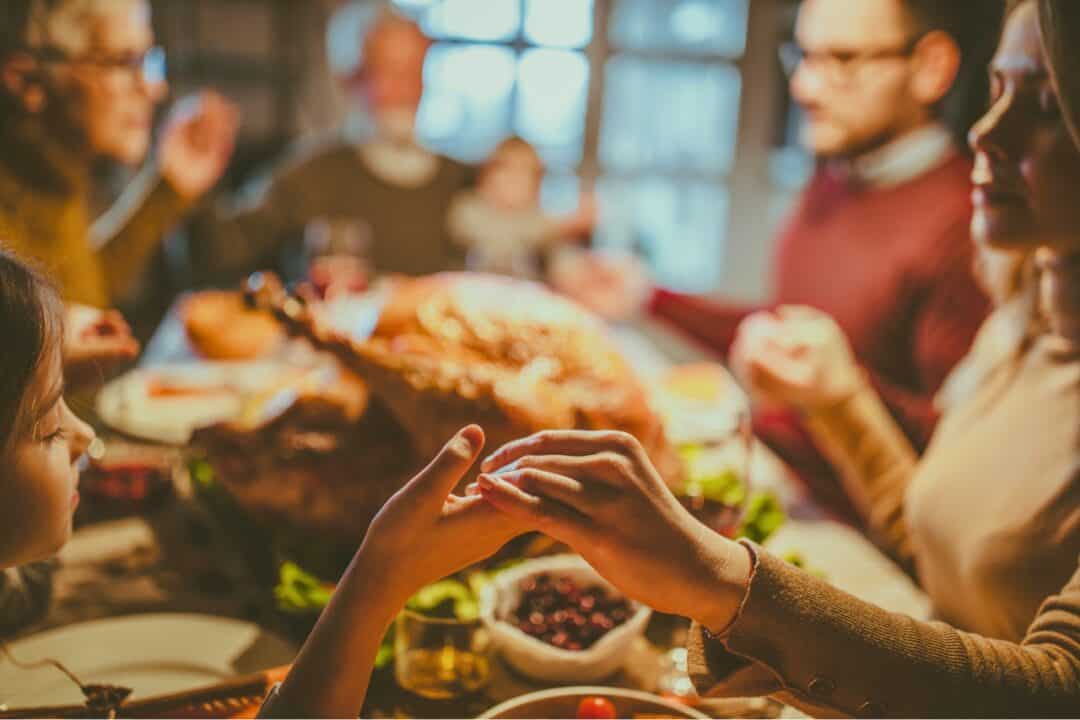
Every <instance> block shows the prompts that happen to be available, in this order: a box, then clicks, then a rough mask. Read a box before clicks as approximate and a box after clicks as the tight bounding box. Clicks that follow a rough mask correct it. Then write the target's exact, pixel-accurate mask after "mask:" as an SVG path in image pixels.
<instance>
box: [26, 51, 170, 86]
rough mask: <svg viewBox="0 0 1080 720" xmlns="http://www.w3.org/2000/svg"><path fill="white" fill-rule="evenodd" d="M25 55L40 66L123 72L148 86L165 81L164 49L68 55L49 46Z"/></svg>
mask: <svg viewBox="0 0 1080 720" xmlns="http://www.w3.org/2000/svg"><path fill="white" fill-rule="evenodd" d="M26 52H27V53H28V54H30V55H31V56H32V57H34V58H36V59H37V60H38V61H39V62H43V63H60V64H67V65H75V64H84V65H95V66H97V67H101V68H105V69H116V70H126V71H127V72H129V73H131V76H132V77H133V78H136V79H142V80H143V82H145V83H147V84H148V85H155V84H158V83H163V82H165V79H166V69H167V67H166V61H165V49H164V48H161V47H158V46H156V45H155V46H154V47H151V48H148V49H147V50H145V51H143V52H141V53H118V54H114V55H108V54H104V53H102V54H89V55H71V54H69V53H67V52H66V51H64V50H62V49H60V48H57V47H52V46H42V47H35V48H27V50H26Z"/></svg>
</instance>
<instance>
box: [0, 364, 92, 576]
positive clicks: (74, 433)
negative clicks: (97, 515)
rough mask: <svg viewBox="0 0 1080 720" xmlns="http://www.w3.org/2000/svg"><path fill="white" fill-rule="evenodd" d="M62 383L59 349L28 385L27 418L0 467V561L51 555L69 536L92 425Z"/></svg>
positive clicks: (15, 562) (16, 561)
mask: <svg viewBox="0 0 1080 720" xmlns="http://www.w3.org/2000/svg"><path fill="white" fill-rule="evenodd" d="M63 389H64V385H63V378H62V374H61V360H60V357H59V352H57V353H54V357H51V358H49V359H48V361H47V362H44V363H43V364H42V366H41V367H40V368H39V369H38V372H37V373H36V377H35V378H34V382H33V384H32V386H31V387H30V388H28V390H27V392H28V393H29V395H28V398H27V399H28V400H29V403H28V407H29V411H28V412H29V413H30V414H29V416H28V418H27V420H28V422H26V423H25V425H24V427H23V428H22V429H21V430H20V431H19V435H18V437H16V438H15V439H14V440H13V442H12V444H11V446H10V448H9V450H8V453H9V454H8V456H7V457H6V458H4V460H5V462H4V468H5V470H3V471H0V494H2V496H3V499H2V501H0V567H5V566H11V565H22V564H25V563H28V562H33V561H36V560H43V559H45V558H48V557H51V556H52V555H54V554H55V553H56V552H57V551H58V550H59V549H60V548H61V547H63V545H64V544H65V543H66V542H67V540H68V538H69V537H70V536H71V520H72V516H73V514H74V512H75V507H76V505H77V504H78V502H79V493H78V489H77V488H78V485H79V470H78V461H79V458H81V457H82V455H83V453H84V452H86V449H87V447H88V446H89V445H90V441H91V440H93V438H94V431H93V430H92V429H91V428H90V427H89V426H88V425H87V424H86V423H84V422H83V421H82V420H80V419H79V418H78V417H76V416H75V414H74V413H72V412H71V410H70V409H69V408H68V406H67V404H66V403H65V402H64V398H63Z"/></svg>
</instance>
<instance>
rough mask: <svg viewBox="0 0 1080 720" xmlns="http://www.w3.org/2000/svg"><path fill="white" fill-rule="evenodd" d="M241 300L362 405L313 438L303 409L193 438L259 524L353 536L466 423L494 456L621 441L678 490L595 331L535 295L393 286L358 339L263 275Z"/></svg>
mask: <svg viewBox="0 0 1080 720" xmlns="http://www.w3.org/2000/svg"><path fill="white" fill-rule="evenodd" d="M252 290H253V292H252V294H251V298H252V300H253V301H254V302H255V303H256V304H258V305H261V306H263V307H267V308H269V309H272V310H273V311H274V312H275V314H276V315H277V316H278V317H279V318H280V319H282V321H283V322H284V324H285V325H286V326H287V327H288V329H289V330H290V332H292V333H294V334H299V335H302V336H304V337H307V338H308V339H309V340H310V341H311V342H313V343H314V344H315V345H316V346H317V347H320V348H322V349H325V350H328V351H330V352H331V353H333V354H334V355H335V356H336V357H337V358H338V359H339V360H340V361H341V362H342V364H343V365H344V366H346V367H347V368H349V369H350V370H351V371H352V372H354V373H355V374H356V375H358V376H359V377H360V378H361V379H362V380H363V381H364V382H365V383H366V384H367V388H368V390H369V392H370V394H371V402H370V403H369V404H368V407H367V410H366V411H365V412H364V414H363V416H362V417H361V418H360V419H359V420H357V421H350V420H349V419H348V418H347V417H345V416H344V414H340V413H339V414H338V416H337V417H336V418H335V417H334V415H333V412H328V411H327V408H326V407H323V408H322V412H323V413H324V414H323V416H322V420H321V422H322V424H321V425H319V426H318V429H313V427H314V426H316V425H318V423H317V422H316V420H315V417H316V414H313V410H312V408H313V407H314V406H315V405H317V404H318V403H317V401H315V400H312V399H307V400H303V401H301V402H298V403H297V407H294V408H292V409H290V410H289V411H288V412H286V413H285V414H284V415H282V416H281V417H279V418H277V419H276V420H274V421H273V422H272V423H269V424H268V425H266V426H264V427H260V428H258V429H255V430H250V429H236V428H231V427H229V426H222V427H218V428H213V429H210V430H208V431H204V432H202V433H200V434H199V440H200V442H202V443H203V444H204V445H205V446H206V447H208V448H209V449H210V451H211V452H210V456H211V460H212V462H213V463H214V465H215V468H216V469H217V471H218V474H219V475H220V476H221V477H222V479H223V482H224V483H225V484H226V486H227V487H228V488H229V489H230V490H231V491H232V492H233V493H234V494H235V495H236V496H237V497H238V499H240V500H241V502H242V503H243V504H245V505H247V506H248V507H250V508H252V509H254V510H257V511H258V512H259V513H260V514H265V515H270V516H272V517H275V518H278V519H285V520H288V521H290V522H291V523H292V524H294V525H300V526H303V527H307V528H311V529H322V530H324V531H330V532H333V533H335V534H343V535H346V536H350V535H351V536H353V537H361V536H362V534H363V531H364V529H365V528H366V526H367V524H368V522H369V521H370V518H371V516H372V515H373V514H374V512H376V511H377V509H378V507H380V506H381V505H382V503H383V502H385V500H386V498H388V497H389V496H390V494H392V493H393V492H394V491H395V490H396V489H397V488H398V487H400V485H401V483H402V482H404V481H405V480H406V479H407V478H408V477H409V476H410V475H411V474H412V473H413V472H415V471H416V470H417V469H419V468H420V467H421V466H422V465H423V464H424V463H425V462H426V461H427V460H428V459H429V458H431V457H432V456H433V455H434V454H435V453H436V452H437V451H438V449H439V448H440V447H441V446H442V445H443V443H445V442H446V440H447V438H449V437H451V436H452V435H453V434H454V433H455V432H457V431H458V430H459V429H460V428H462V427H463V426H465V425H467V424H469V423H476V424H478V425H480V426H481V427H483V428H484V430H485V432H486V433H487V437H488V447H489V448H490V449H492V450H493V449H494V448H496V447H498V446H499V445H501V444H503V443H506V442H508V441H510V440H513V439H516V438H520V437H524V436H526V435H529V434H531V433H534V432H537V431H540V430H545V429H571V428H576V429H589V430H601V429H614V430H622V431H625V432H628V433H630V434H632V435H634V436H635V437H637V438H638V439H639V440H640V441H641V442H642V443H643V445H644V446H645V448H646V450H647V451H648V452H649V454H650V456H651V457H652V459H653V460H654V462H655V463H656V464H657V466H658V467H659V468H660V469H661V472H662V473H663V474H664V475H665V477H667V478H668V479H669V480H670V481H672V482H674V481H675V480H676V479H677V476H678V474H679V463H678V460H677V457H676V455H675V453H674V451H673V449H672V447H671V446H670V444H669V443H668V441H667V439H666V437H665V435H664V431H663V427H662V425H661V422H660V418H659V416H658V415H657V414H656V413H655V412H654V411H653V409H652V408H651V407H650V405H649V401H648V394H647V392H646V390H645V388H644V387H643V386H642V384H641V382H640V381H639V380H638V378H637V377H636V376H635V375H634V373H633V371H632V370H631V369H630V367H629V366H628V365H627V363H626V362H625V360H624V359H623V358H622V356H621V355H620V354H619V352H618V350H617V348H616V346H615V345H614V343H613V342H612V340H611V339H610V338H609V337H608V335H607V333H606V330H605V328H604V326H603V324H602V323H601V322H600V321H599V320H597V319H596V318H595V317H593V316H591V315H590V314H589V313H588V312H587V311H585V310H583V309H582V308H580V307H579V306H577V305H575V304H574V303H572V302H570V301H568V300H565V299H563V298H561V297H558V296H556V295H554V294H552V293H550V292H549V291H547V290H546V289H544V288H543V287H541V286H539V285H535V284H531V283H524V282H521V281H515V280H509V279H505V278H500V277H494V276H487V275H478V274H469V273H448V274H440V275H433V276H429V277H425V278H420V279H413V280H402V281H399V282H397V283H396V285H395V287H394V289H393V291H392V293H391V295H390V297H389V300H388V301H387V303H386V305H385V306H384V308H383V310H382V312H381V315H380V320H379V323H378V325H377V327H376V329H375V331H374V333H373V335H372V336H371V337H370V338H366V339H358V338H354V337H350V336H348V335H344V334H341V333H339V332H337V331H335V330H334V329H332V328H331V327H330V326H329V324H328V323H326V322H325V321H324V320H323V319H322V318H321V317H320V313H319V306H318V304H317V303H304V302H301V301H299V300H298V299H297V298H295V297H292V296H288V295H287V294H285V293H284V291H283V290H282V289H281V286H280V284H279V283H277V282H276V279H274V278H272V277H266V276H263V277H261V278H260V279H259V283H258V285H257V287H254V288H252ZM306 406H308V407H307V409H305V407H306ZM316 439H318V442H315V441H316ZM305 442H306V443H308V445H307V446H304V443H305ZM312 442H315V445H318V446H317V447H316V446H313V445H311V443H312ZM319 442H321V443H323V444H322V445H319V444H318V443H319ZM298 444H299V445H298ZM252 456H253V457H252Z"/></svg>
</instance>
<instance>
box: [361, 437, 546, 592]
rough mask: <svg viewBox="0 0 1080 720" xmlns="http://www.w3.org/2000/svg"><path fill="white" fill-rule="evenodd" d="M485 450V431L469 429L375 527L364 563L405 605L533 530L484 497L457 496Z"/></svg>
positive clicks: (388, 505) (409, 486) (401, 493)
mask: <svg viewBox="0 0 1080 720" xmlns="http://www.w3.org/2000/svg"><path fill="white" fill-rule="evenodd" d="M483 447H484V432H483V430H481V429H480V428H479V427H477V426H475V425H471V426H469V427H467V428H465V429H464V430H462V431H461V432H459V433H458V434H457V435H456V436H455V437H454V438H452V439H451V440H450V441H449V442H448V443H447V444H446V445H445V446H444V447H443V449H442V451H440V452H439V454H438V455H437V456H436V457H435V459H434V460H432V461H431V463H430V464H429V465H428V466H427V467H426V468H424V469H423V470H422V471H420V473H419V474H418V475H417V476H416V477H414V478H413V479H412V480H410V481H409V483H408V484H407V485H405V487H403V488H402V489H401V490H399V491H398V492H397V493H396V494H395V495H394V496H393V497H392V498H390V500H389V501H388V502H387V503H386V505H384V506H383V508H382V509H381V510H380V511H379V513H378V515H376V516H375V519H374V520H373V521H372V523H371V527H370V528H369V529H368V532H367V535H366V536H365V538H364V543H363V545H362V546H361V548H360V552H359V554H358V556H357V559H358V560H359V561H361V562H363V564H364V565H365V566H366V567H367V568H368V571H369V572H374V573H376V574H377V575H379V577H380V578H382V580H383V581H384V582H386V583H387V585H386V588H385V589H386V591H388V592H389V591H393V592H396V593H397V596H398V597H399V599H400V600H401V602H404V601H405V600H406V599H408V598H409V597H410V596H411V595H412V594H413V592H415V591H416V590H417V589H419V588H420V587H422V586H424V585H426V584H428V583H430V582H434V581H435V580H439V579H441V578H444V577H446V576H447V575H451V574H453V573H455V572H457V571H458V570H461V569H462V568H465V567H468V566H469V565H472V564H473V563H476V562H478V561H480V560H483V559H484V558H486V557H488V556H489V555H492V554H494V553H495V552H496V551H497V550H498V549H499V548H501V547H502V546H503V545H505V544H506V543H507V542H508V541H509V540H511V539H512V538H514V537H515V536H516V535H520V534H521V533H522V532H524V531H525V530H526V529H527V528H526V527H524V525H523V524H522V523H521V522H519V521H516V520H515V519H513V518H511V517H507V516H506V515H504V514H502V513H499V512H497V511H496V510H495V508H493V507H491V505H489V504H488V503H485V502H484V501H483V500H482V499H481V498H479V497H462V496H459V495H453V494H452V490H453V489H454V486H455V485H457V484H458V483H459V482H460V481H461V479H462V478H464V477H465V474H466V473H467V472H468V471H469V469H470V468H471V467H472V465H473V463H474V462H475V461H476V459H477V457H478V455H479V454H480V451H481V450H482V449H483Z"/></svg>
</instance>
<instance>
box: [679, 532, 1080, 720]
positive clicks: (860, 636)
mask: <svg viewBox="0 0 1080 720" xmlns="http://www.w3.org/2000/svg"><path fill="white" fill-rule="evenodd" d="M756 555H757V559H756V568H755V571H754V574H753V577H752V579H751V581H750V587H749V591H748V595H747V598H746V601H745V603H744V605H743V607H742V609H741V612H740V614H739V617H738V619H737V620H736V621H735V623H734V624H733V625H732V626H731V627H730V628H728V629H727V631H726V632H724V633H723V634H722V635H720V636H717V637H713V636H711V635H710V634H708V633H707V631H705V630H703V629H702V628H700V627H697V626H695V628H694V629H693V630H692V633H691V643H690V645H691V647H690V651H691V652H690V656H691V674H692V676H693V678H694V680H695V683H696V684H697V685H698V687H699V689H700V690H701V691H703V692H706V693H709V694H721V695H722V694H726V688H725V685H724V682H723V681H722V678H723V676H724V672H725V669H726V668H727V667H729V666H730V657H731V655H735V656H738V657H741V658H743V659H745V660H747V661H750V662H752V663H753V666H754V667H757V668H759V669H760V672H762V673H766V672H767V673H768V674H771V676H772V680H773V687H775V688H777V689H776V690H775V692H774V694H776V695H777V697H779V698H780V699H782V700H784V701H786V702H788V703H790V704H792V705H795V706H796V707H800V708H802V709H804V710H806V711H808V712H811V713H813V714H827V713H841V714H845V715H860V716H872V717H939V716H944V717H969V716H974V717H1008V716H1014V717H1059V716H1064V717H1069V716H1072V717H1075V716H1076V714H1077V712H1078V711H1080V567H1078V570H1077V572H1076V574H1075V575H1073V577H1072V579H1071V580H1070V581H1069V582H1068V583H1067V584H1066V585H1065V587H1064V588H1063V589H1062V591H1061V592H1060V594H1058V595H1055V596H1052V597H1049V598H1047V600H1046V601H1045V602H1044V604H1043V606H1042V608H1041V609H1040V611H1039V613H1038V615H1037V616H1036V618H1035V620H1034V622H1033V623H1032V625H1031V627H1030V628H1029V630H1028V632H1027V635H1026V637H1025V638H1024V640H1023V641H1022V642H1021V643H1019V644H1015V643H1010V642H1005V641H1000V640H992V639H989V638H986V637H981V636H978V635H974V634H971V633H965V632H961V631H959V630H956V629H954V628H952V627H950V626H948V625H945V624H943V623H937V622H920V621H916V620H914V619H912V618H910V617H907V616H905V615H900V614H896V613H890V612H886V611H885V610H882V609H881V608H878V607H876V606H874V605H871V604H869V603H865V602H862V601H860V600H858V599H856V598H854V597H852V596H851V595H848V594H847V593H844V592H842V591H841V590H838V589H836V588H834V587H832V586H831V585H829V584H828V583H826V582H824V581H822V580H820V579H817V578H815V577H813V576H812V575H809V574H807V573H805V572H802V571H801V570H798V569H797V568H795V567H793V566H791V565H789V564H787V563H785V562H783V561H782V560H779V559H777V558H774V557H772V556H771V555H769V554H768V553H766V552H764V551H762V550H756ZM714 658H715V660H714ZM714 665H715V668H714ZM717 681H720V682H719V683H718V682H717Z"/></svg>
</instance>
